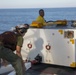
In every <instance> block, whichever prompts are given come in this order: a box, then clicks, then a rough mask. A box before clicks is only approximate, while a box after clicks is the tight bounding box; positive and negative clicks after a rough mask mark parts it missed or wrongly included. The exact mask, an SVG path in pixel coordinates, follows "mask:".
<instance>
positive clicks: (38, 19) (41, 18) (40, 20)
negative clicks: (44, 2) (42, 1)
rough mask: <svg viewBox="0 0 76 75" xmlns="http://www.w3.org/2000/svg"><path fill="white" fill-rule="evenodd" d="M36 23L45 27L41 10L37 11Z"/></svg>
mask: <svg viewBox="0 0 76 75" xmlns="http://www.w3.org/2000/svg"><path fill="white" fill-rule="evenodd" d="M36 21H37V22H39V23H40V24H42V25H45V23H46V22H45V19H44V10H43V9H40V10H39V16H38V17H37V19H36Z"/></svg>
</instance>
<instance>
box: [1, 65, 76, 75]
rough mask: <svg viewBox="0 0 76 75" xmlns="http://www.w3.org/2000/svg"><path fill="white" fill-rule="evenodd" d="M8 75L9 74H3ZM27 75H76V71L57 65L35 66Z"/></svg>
mask: <svg viewBox="0 0 76 75" xmlns="http://www.w3.org/2000/svg"><path fill="white" fill-rule="evenodd" d="M2 75H7V74H2ZM25 75H76V69H72V68H68V67H61V66H56V65H50V66H49V65H46V64H39V65H33V66H32V67H31V68H30V69H28V70H27V71H26V74H25Z"/></svg>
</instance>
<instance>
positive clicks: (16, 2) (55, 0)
mask: <svg viewBox="0 0 76 75" xmlns="http://www.w3.org/2000/svg"><path fill="white" fill-rule="evenodd" d="M54 7H55V8H56V7H76V0H0V8H54Z"/></svg>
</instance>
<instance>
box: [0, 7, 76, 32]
mask: <svg viewBox="0 0 76 75" xmlns="http://www.w3.org/2000/svg"><path fill="white" fill-rule="evenodd" d="M39 9H40V8H30V9H0V32H3V31H6V30H10V29H11V27H14V26H16V25H19V24H24V23H28V24H31V23H32V21H34V20H35V19H36V18H37V16H38V15H39V13H38V11H39ZM43 9H44V11H45V16H44V18H45V20H46V21H56V20H63V19H66V20H76V8H43Z"/></svg>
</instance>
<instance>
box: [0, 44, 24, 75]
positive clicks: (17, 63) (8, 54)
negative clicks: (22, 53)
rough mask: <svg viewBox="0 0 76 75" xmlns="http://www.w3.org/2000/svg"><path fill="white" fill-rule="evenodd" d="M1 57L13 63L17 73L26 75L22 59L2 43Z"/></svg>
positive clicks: (0, 48)
mask: <svg viewBox="0 0 76 75" xmlns="http://www.w3.org/2000/svg"><path fill="white" fill-rule="evenodd" d="M0 58H2V59H5V60H7V61H8V62H10V64H12V66H13V67H14V69H15V71H16V75H25V67H24V65H23V61H22V59H21V58H20V57H19V56H18V55H16V54H15V53H13V52H12V51H11V50H10V49H8V48H5V47H4V46H2V45H0Z"/></svg>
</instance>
